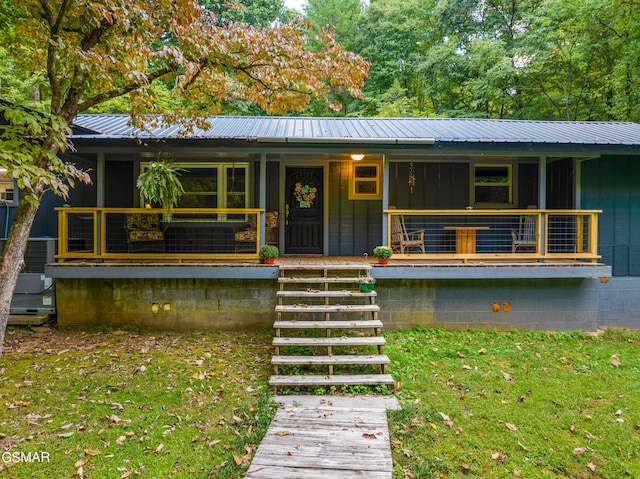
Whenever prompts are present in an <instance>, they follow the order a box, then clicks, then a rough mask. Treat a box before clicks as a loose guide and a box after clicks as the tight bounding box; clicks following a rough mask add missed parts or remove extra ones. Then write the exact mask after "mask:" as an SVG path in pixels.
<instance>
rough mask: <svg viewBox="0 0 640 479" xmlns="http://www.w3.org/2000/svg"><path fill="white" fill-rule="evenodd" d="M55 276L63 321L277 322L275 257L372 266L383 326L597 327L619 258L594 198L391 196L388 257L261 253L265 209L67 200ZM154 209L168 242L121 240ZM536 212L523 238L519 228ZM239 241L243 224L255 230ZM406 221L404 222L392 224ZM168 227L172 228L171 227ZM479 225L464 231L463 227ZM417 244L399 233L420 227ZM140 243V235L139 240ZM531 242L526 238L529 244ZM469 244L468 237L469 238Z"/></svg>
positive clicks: (243, 325)
mask: <svg viewBox="0 0 640 479" xmlns="http://www.w3.org/2000/svg"><path fill="white" fill-rule="evenodd" d="M58 211H59V248H58V255H57V258H56V259H57V261H56V262H55V263H50V264H48V265H47V266H46V268H45V274H46V276H48V277H51V278H53V279H54V280H55V283H56V294H57V301H56V302H57V313H58V324H59V325H60V326H61V327H63V328H64V327H68V328H81V329H89V328H95V327H97V328H102V327H110V328H113V327H116V328H131V327H133V328H151V329H153V328H160V329H178V330H185V329H190V330H202V329H237V330H244V329H270V328H272V327H273V324H274V321H275V316H276V313H275V305H276V293H277V291H278V277H279V276H280V275H281V268H291V267H292V266H305V267H308V268H310V269H320V270H321V269H323V268H329V267H330V268H331V269H333V270H335V269H336V268H339V267H340V266H344V267H347V269H349V270H353V267H357V266H358V265H361V266H362V270H363V271H367V270H368V271H369V274H370V275H371V276H372V277H373V278H375V279H376V280H377V281H376V291H377V298H378V304H379V305H380V315H379V318H380V320H381V321H382V323H383V324H384V327H385V329H406V328H413V327H417V326H420V327H441V328H444V329H467V328H471V327H474V328H485V329H486V328H496V329H502V330H508V329H511V328H520V329H545V330H570V329H582V330H587V331H592V330H595V329H596V328H597V318H598V308H599V303H598V292H599V288H600V284H601V281H606V280H607V278H608V277H609V276H611V267H610V266H608V265H605V264H602V263H599V262H597V259H598V257H599V256H598V255H597V251H596V245H597V215H598V211H580V210H533V209H526V210H394V209H389V210H384V211H380V214H379V217H378V218H379V221H380V222H381V224H382V226H381V230H382V231H383V232H384V233H383V235H382V236H381V241H380V243H385V241H384V239H383V238H387V240H386V243H387V244H389V245H391V246H392V248H394V249H395V250H396V251H397V253H396V254H394V255H393V256H392V258H391V260H390V262H389V264H386V265H380V264H378V261H377V258H373V257H372V256H371V255H370V252H365V253H366V254H364V253H363V254H362V255H358V256H354V255H349V256H343V255H324V256H321V255H287V254H286V241H285V238H284V236H283V232H282V230H283V229H284V228H283V225H284V223H283V222H282V221H281V223H280V224H279V225H278V226H279V234H278V235H277V236H276V238H277V242H278V244H279V245H285V246H284V250H285V251H284V253H285V254H284V255H282V256H280V257H279V258H277V260H276V264H275V265H265V264H261V263H260V260H259V258H258V251H259V248H260V246H261V245H262V244H264V243H266V236H267V224H266V218H265V216H266V215H265V210H264V209H241V208H236V209H193V210H187V209H175V210H173V211H172V213H171V214H172V215H173V219H172V221H171V222H170V223H169V222H167V221H165V220H166V219H167V218H166V214H167V213H168V212H166V211H164V210H153V209H139V208H129V209H115V208H61V209H59V210H58ZM128 214H136V215H140V214H142V215H153V216H155V217H156V218H157V221H155V222H154V224H157V225H158V227H159V228H160V230H161V231H162V232H163V236H162V239H163V242H162V244H160V239H159V238H158V237H154V238H153V244H149V245H145V244H143V245H135V246H136V247H135V248H130V245H128V243H127V236H126V235H127V219H126V215H128ZM523 218H529V221H528V223H529V228H530V230H529V236H528V239H527V241H528V242H526V243H523V244H520V243H515V240H516V239H517V238H520V236H519V235H520V232H519V231H518V228H519V226H520V225H521V224H523V223H524V220H523ZM252 225H257V227H256V229H255V231H254V232H253V233H252V234H249V235H246V234H244V235H242V237H241V239H243V240H244V239H246V238H247V237H250V238H251V241H250V242H246V241H238V240H237V237H236V236H235V234H236V233H237V232H246V231H250V229H251V227H252ZM398 225H399V229H398ZM170 229H174V231H173V232H172V233H169V231H170ZM465 229H466V230H470V229H471V230H473V229H475V232H476V235H475V237H473V238H472V239H473V244H471V245H470V239H469V234H468V233H465V234H464V235H463V237H462V239H461V237H460V233H459V230H465ZM417 231H420V234H418V236H419V237H420V250H419V251H416V250H415V249H414V248H413V247H414V245H411V248H404V250H403V245H402V244H401V241H402V239H401V238H400V236H401V235H409V234H417V233H416V232H417ZM139 246H140V247H139ZM525 246H526V247H525ZM470 248H471V249H470Z"/></svg>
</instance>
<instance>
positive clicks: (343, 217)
mask: <svg viewBox="0 0 640 479" xmlns="http://www.w3.org/2000/svg"><path fill="white" fill-rule="evenodd" d="M325 190H326V191H327V193H328V195H329V255H332V256H339V255H344V256H360V255H363V254H364V253H368V254H369V255H371V253H372V250H373V248H374V247H375V246H377V245H379V244H381V241H382V202H381V201H379V200H376V201H372V200H364V201H363V200H358V201H354V200H349V163H348V162H331V163H329V183H328V184H327V185H326V188H325Z"/></svg>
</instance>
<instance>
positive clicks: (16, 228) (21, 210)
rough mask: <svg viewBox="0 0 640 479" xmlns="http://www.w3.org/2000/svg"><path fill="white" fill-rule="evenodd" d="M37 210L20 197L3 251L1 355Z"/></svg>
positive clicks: (0, 265) (0, 315)
mask: <svg viewBox="0 0 640 479" xmlns="http://www.w3.org/2000/svg"><path fill="white" fill-rule="evenodd" d="M37 196H38V198H39V197H40V196H41V195H40V194H38V195H37ZM37 211H38V206H37V205H34V204H31V203H30V202H28V201H27V200H26V199H25V196H21V197H20V202H19V203H18V209H17V210H16V215H15V217H14V219H13V222H12V224H11V230H10V232H9V236H8V238H7V242H6V243H5V246H4V251H3V252H2V263H1V264H0V278H2V281H0V355H2V350H3V346H4V336H5V331H6V329H7V322H8V321H9V310H10V307H11V298H12V297H13V290H14V289H15V286H16V282H17V281H18V274H19V273H20V270H21V269H22V266H23V264H24V254H25V251H26V250H27V241H28V239H29V232H30V231H31V225H32V224H33V219H34V218H35V216H36V212H37Z"/></svg>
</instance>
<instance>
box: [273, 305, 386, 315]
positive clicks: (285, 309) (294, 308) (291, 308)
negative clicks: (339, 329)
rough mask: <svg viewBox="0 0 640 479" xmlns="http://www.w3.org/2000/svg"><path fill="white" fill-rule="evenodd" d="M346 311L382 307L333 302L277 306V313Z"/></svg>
mask: <svg viewBox="0 0 640 479" xmlns="http://www.w3.org/2000/svg"><path fill="white" fill-rule="evenodd" d="M301 312H304V313H344V312H354V313H357V312H371V313H373V312H376V313H378V312H380V307H379V306H376V305H375V304H333V305H319V306H315V305H309V304H291V305H288V306H280V305H278V306H276V313H301Z"/></svg>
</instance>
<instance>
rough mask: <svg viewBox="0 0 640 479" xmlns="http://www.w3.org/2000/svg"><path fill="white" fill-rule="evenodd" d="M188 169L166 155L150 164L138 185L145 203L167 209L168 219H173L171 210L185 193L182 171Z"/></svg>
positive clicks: (139, 177)
mask: <svg viewBox="0 0 640 479" xmlns="http://www.w3.org/2000/svg"><path fill="white" fill-rule="evenodd" d="M183 171H186V170H185V169H183V168H179V167H177V166H175V164H174V163H173V159H172V158H171V157H170V156H169V155H165V156H164V157H162V159H159V160H158V161H154V162H152V163H151V164H149V165H148V166H147V167H146V168H145V170H144V171H143V172H142V173H141V174H140V176H138V181H137V182H136V186H137V187H138V189H139V190H140V194H141V195H142V198H143V200H144V203H145V205H151V206H159V207H161V208H164V209H166V210H167V221H171V210H172V209H173V208H174V207H175V206H176V205H177V204H178V201H179V200H180V197H181V196H182V195H183V194H184V188H183V187H182V184H181V183H180V179H179V176H180V173H181V172H183Z"/></svg>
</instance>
